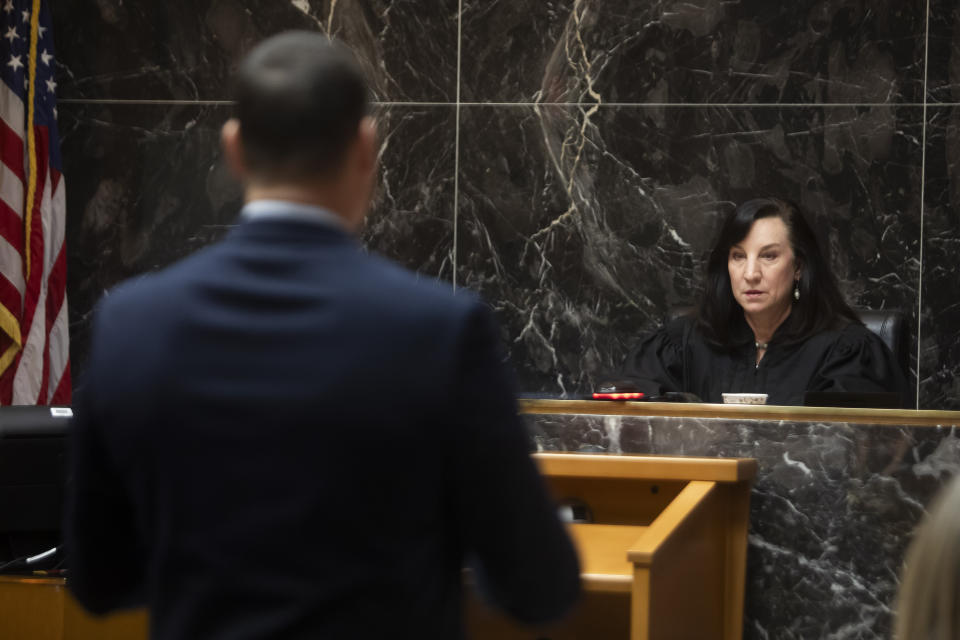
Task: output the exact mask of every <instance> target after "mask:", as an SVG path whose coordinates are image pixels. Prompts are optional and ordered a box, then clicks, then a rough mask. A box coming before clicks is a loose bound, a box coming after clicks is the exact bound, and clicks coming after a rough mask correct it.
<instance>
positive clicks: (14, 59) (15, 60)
mask: <svg viewBox="0 0 960 640" xmlns="http://www.w3.org/2000/svg"><path fill="white" fill-rule="evenodd" d="M21 57H22V56H10V60H9V62H7V66H8V67H13V70H14V71H16V70H17V69H22V68H23V62H21V60H20V58H21Z"/></svg>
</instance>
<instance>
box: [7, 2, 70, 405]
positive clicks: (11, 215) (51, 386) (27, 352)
mask: <svg viewBox="0 0 960 640" xmlns="http://www.w3.org/2000/svg"><path fill="white" fill-rule="evenodd" d="M0 3H2V9H0V76H2V77H3V82H2V83H0V156H2V160H3V162H2V164H0V404H51V405H53V404H63V405H66V404H69V403H70V353H69V352H70V338H69V334H68V327H67V295H66V285H67V265H66V244H65V242H64V231H65V228H66V196H65V189H66V185H65V183H64V179H63V175H62V174H61V173H60V171H61V168H62V166H63V165H62V164H61V161H60V142H59V136H58V135H57V120H56V117H57V107H56V94H55V90H56V88H57V83H56V82H55V81H54V57H53V54H54V52H53V32H52V30H51V28H50V27H51V20H50V7H49V2H47V1H46V0H0ZM31 104H32V108H31Z"/></svg>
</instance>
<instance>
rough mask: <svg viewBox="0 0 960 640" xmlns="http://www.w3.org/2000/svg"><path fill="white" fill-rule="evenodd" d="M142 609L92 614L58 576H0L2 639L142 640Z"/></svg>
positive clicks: (144, 624) (144, 627)
mask: <svg viewBox="0 0 960 640" xmlns="http://www.w3.org/2000/svg"><path fill="white" fill-rule="evenodd" d="M146 637H147V612H146V611H145V610H143V609H139V610H136V611H129V612H122V613H115V614H111V615H109V616H103V617H98V616H92V615H90V614H89V613H87V612H86V611H84V609H83V608H82V607H81V606H80V605H79V604H78V603H77V601H76V600H74V599H73V596H71V595H70V594H69V592H67V588H66V586H65V585H64V581H63V579H62V578H32V577H20V576H0V638H3V640H21V639H23V640H143V639H144V638H146Z"/></svg>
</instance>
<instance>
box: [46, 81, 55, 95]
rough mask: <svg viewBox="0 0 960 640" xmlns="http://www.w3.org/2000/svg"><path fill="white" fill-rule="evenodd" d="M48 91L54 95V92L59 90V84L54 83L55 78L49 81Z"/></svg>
mask: <svg viewBox="0 0 960 640" xmlns="http://www.w3.org/2000/svg"><path fill="white" fill-rule="evenodd" d="M46 82H47V91H49V92H50V93H54V90H55V89H56V88H57V83H56V82H54V81H53V78H49V79H47V81H46Z"/></svg>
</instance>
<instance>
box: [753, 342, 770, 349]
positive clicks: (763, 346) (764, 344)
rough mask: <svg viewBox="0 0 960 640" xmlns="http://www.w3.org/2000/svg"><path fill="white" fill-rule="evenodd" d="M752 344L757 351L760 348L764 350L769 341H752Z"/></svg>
mask: <svg viewBox="0 0 960 640" xmlns="http://www.w3.org/2000/svg"><path fill="white" fill-rule="evenodd" d="M753 346H755V347H756V348H757V351H759V350H760V349H763V350H766V349H767V347H769V346H770V343H769V342H754V343H753Z"/></svg>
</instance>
